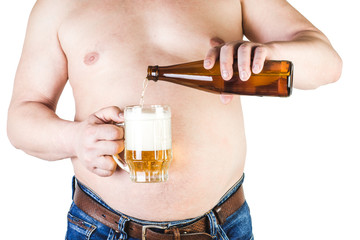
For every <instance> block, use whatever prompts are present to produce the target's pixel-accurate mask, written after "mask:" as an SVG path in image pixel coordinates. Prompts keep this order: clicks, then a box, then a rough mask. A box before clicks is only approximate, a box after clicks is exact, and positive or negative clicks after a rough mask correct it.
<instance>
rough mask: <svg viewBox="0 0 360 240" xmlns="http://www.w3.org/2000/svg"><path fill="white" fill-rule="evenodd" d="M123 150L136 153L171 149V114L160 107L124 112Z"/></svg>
mask: <svg viewBox="0 0 360 240" xmlns="http://www.w3.org/2000/svg"><path fill="white" fill-rule="evenodd" d="M125 148H126V149H128V150H136V151H153V150H166V149H171V112H170V110H168V109H164V107H162V106H157V105H155V106H151V107H144V108H141V107H140V106H135V107H132V108H131V109H127V110H126V111H125Z"/></svg>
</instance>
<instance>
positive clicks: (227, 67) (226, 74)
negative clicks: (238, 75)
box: [220, 42, 240, 80]
mask: <svg viewBox="0 0 360 240" xmlns="http://www.w3.org/2000/svg"><path fill="white" fill-rule="evenodd" d="M239 45H240V42H230V43H226V44H225V45H223V46H222V47H221V50H220V71H221V76H222V78H223V79H224V80H230V79H231V78H232V76H233V63H234V53H235V49H237V48H238V46H239Z"/></svg>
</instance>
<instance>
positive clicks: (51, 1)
mask: <svg viewBox="0 0 360 240" xmlns="http://www.w3.org/2000/svg"><path fill="white" fill-rule="evenodd" d="M79 2H80V1H71V0H37V1H36V3H35V5H34V7H33V9H32V11H31V14H30V19H29V23H30V24H31V23H32V22H36V24H40V25H45V26H52V27H55V28H59V26H60V25H61V23H62V22H63V21H64V19H65V18H66V17H67V16H68V15H69V14H70V13H71V12H72V11H73V10H74V9H76V8H77V6H78V5H79Z"/></svg>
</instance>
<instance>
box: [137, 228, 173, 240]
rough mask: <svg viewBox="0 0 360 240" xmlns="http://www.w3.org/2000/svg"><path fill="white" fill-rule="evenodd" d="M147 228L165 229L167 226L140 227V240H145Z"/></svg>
mask: <svg viewBox="0 0 360 240" xmlns="http://www.w3.org/2000/svg"><path fill="white" fill-rule="evenodd" d="M148 228H156V229H167V226H157V225H144V226H142V230H141V240H146V230H147V229H148Z"/></svg>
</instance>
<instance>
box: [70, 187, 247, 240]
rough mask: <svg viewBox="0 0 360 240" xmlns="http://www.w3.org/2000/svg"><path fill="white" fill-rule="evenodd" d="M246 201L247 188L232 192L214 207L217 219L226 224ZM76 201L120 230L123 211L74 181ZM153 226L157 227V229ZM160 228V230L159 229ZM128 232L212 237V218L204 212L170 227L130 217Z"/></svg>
mask: <svg viewBox="0 0 360 240" xmlns="http://www.w3.org/2000/svg"><path fill="white" fill-rule="evenodd" d="M244 202H245V196H244V190H243V186H242V185H241V186H240V188H239V189H238V190H237V191H236V192H235V193H234V194H232V195H231V196H230V198H228V199H227V200H226V201H225V202H224V203H222V204H221V205H219V206H216V207H215V208H213V209H212V210H213V212H214V214H215V216H216V218H217V221H218V223H219V224H220V225H221V224H223V223H224V222H225V221H226V219H227V218H228V217H229V216H230V215H231V214H233V213H234V212H235V211H236V210H238V209H239V208H240V207H241V206H242V205H243V204H244ZM74 203H75V204H76V206H77V207H78V208H80V209H81V210H82V211H84V212H85V213H86V214H88V215H89V216H91V217H92V218H94V219H96V220H97V221H99V222H101V223H102V224H104V225H106V226H108V227H110V228H112V229H113V230H115V231H116V232H119V230H118V225H119V222H118V221H119V219H120V217H121V216H120V214H117V213H114V212H113V211H110V210H108V209H107V208H105V207H104V206H102V205H101V204H99V203H97V202H96V201H95V200H94V199H92V198H91V197H90V196H89V195H87V194H86V193H85V192H84V191H83V190H82V189H81V188H80V187H79V186H78V184H75V192H74ZM152 229H157V230H158V231H154V230H152ZM159 229H163V230H161V232H159ZM125 232H126V233H127V235H128V237H132V238H137V239H142V240H144V239H147V240H173V239H175V240H180V239H184V240H189V239H192V240H207V239H212V237H211V235H210V234H209V232H210V222H209V219H208V217H206V216H204V217H201V218H200V219H198V220H196V221H195V222H194V223H191V224H189V225H186V226H184V227H180V228H178V227H170V228H167V226H161V225H142V224H140V223H137V222H134V221H132V220H129V221H128V222H127V223H126V225H125Z"/></svg>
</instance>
